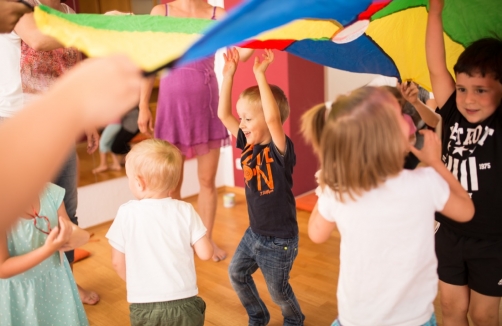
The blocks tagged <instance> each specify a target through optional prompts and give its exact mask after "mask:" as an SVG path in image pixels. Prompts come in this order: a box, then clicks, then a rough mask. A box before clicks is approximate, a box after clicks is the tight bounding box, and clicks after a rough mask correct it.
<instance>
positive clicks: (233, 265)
mask: <svg viewBox="0 0 502 326" xmlns="http://www.w3.org/2000/svg"><path fill="white" fill-rule="evenodd" d="M224 59H225V66H224V68H223V82H222V89H221V96H220V102H219V106H218V117H219V118H220V119H221V121H222V122H223V124H224V125H225V127H226V128H227V129H228V130H229V131H230V132H231V133H232V135H233V136H234V137H236V138H237V147H238V148H240V149H242V154H241V164H242V168H243V170H244V178H245V181H246V199H247V202H248V212H249V220H250V228H248V229H247V231H246V233H245V234H244V237H243V238H242V240H241V242H240V244H239V246H238V247H237V250H236V252H235V255H234V257H233V258H232V261H231V262H230V266H229V274H230V281H231V283H232V286H233V287H234V289H235V291H236V292H237V295H238V296H239V299H240V300H241V302H242V304H243V305H244V307H245V308H246V311H247V313H248V315H249V325H266V324H267V323H268V322H269V320H270V314H269V312H268V310H267V308H266V306H265V304H264V303H263V301H262V300H261V299H260V296H259V294H258V292H257V291H256V287H255V284H254V281H253V278H252V276H251V275H252V274H253V273H254V272H255V271H256V270H257V269H258V268H260V269H261V271H262V273H263V276H264V277H265V282H266V283H267V287H268V289H269V292H270V295H271V297H272V300H274V302H275V303H277V304H278V305H279V306H280V307H281V311H282V315H283V316H284V325H303V321H304V319H305V316H304V315H303V314H302V311H301V309H300V305H299V304H298V301H297V300H296V297H295V295H294V293H293V290H292V288H291V286H290V284H289V273H290V271H291V268H292V267H293V262H294V261H295V258H296V256H297V255H298V223H297V221H296V207H295V198H294V196H293V193H292V191H291V187H292V185H293V184H292V183H293V180H292V173H293V167H294V165H295V163H296V157H295V152H294V147H293V143H292V142H291V140H290V139H289V137H287V136H286V135H285V133H284V130H283V129H282V123H283V122H284V121H285V120H286V119H287V117H288V115H289V105H288V102H287V100H286V97H285V95H284V92H283V91H282V90H281V89H280V88H279V87H277V86H272V87H271V86H269V85H268V83H267V80H266V78H265V71H266V69H267V67H268V65H269V64H270V63H271V62H272V61H273V59H274V56H273V53H272V51H269V50H265V54H264V57H263V61H262V62H260V60H259V59H258V58H256V59H255V62H254V66H253V71H254V74H255V77H256V81H257V82H258V86H257V87H256V86H255V87H251V88H248V89H246V90H245V91H244V92H243V93H242V94H241V96H240V98H239V101H238V102H237V113H238V115H239V117H240V120H241V121H240V123H239V121H238V120H237V119H236V118H235V117H234V116H233V115H232V111H231V92H232V82H233V76H234V74H235V70H236V68H237V63H238V61H239V53H238V52H237V50H236V49H235V48H234V49H229V50H227V54H224ZM258 252H259V253H260V254H259V255H258V254H257V253H258Z"/></svg>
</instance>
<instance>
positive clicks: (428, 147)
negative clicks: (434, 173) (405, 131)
mask: <svg viewBox="0 0 502 326" xmlns="http://www.w3.org/2000/svg"><path fill="white" fill-rule="evenodd" d="M419 132H420V133H421V134H422V135H423V136H424V146H423V147H422V149H417V148H415V147H413V146H411V147H410V150H411V152H412V153H413V154H415V156H416V157H417V158H418V159H419V160H420V161H421V162H423V163H425V164H427V165H429V166H433V165H435V164H438V163H439V164H443V163H442V162H441V141H440V140H439V137H438V136H437V135H436V133H434V131H432V130H420V131H419Z"/></svg>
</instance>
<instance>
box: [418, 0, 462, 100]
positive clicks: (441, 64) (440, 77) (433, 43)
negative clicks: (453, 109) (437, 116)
mask: <svg viewBox="0 0 502 326" xmlns="http://www.w3.org/2000/svg"><path fill="white" fill-rule="evenodd" d="M443 6H444V3H443V0H430V1H429V15H428V16H427V29H426V34H425V55H426V58H427V66H428V68H429V74H430V78H431V84H432V92H433V93H434V98H435V99H436V102H437V105H438V106H439V108H442V107H443V105H445V103H446V101H447V100H448V98H449V97H450V96H451V94H452V93H453V92H454V91H455V81H454V80H453V77H452V76H451V75H450V72H449V71H448V68H447V66H446V52H445V48H444V37H443V19H442V16H441V15H442V12H443Z"/></svg>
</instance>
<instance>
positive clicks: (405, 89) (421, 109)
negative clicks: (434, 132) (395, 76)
mask: <svg viewBox="0 0 502 326" xmlns="http://www.w3.org/2000/svg"><path fill="white" fill-rule="evenodd" d="M398 87H399V89H400V91H401V94H403V97H404V98H405V99H406V100H407V101H408V102H410V104H411V105H413V106H414V107H415V109H417V112H418V114H419V115H420V118H422V120H424V122H425V124H427V125H428V126H429V127H432V128H436V127H437V125H438V124H439V121H440V119H441V116H440V115H439V114H437V113H436V112H434V110H433V109H432V108H430V107H428V106H427V105H426V104H425V103H424V102H422V101H421V100H420V99H419V98H418V86H417V85H416V84H415V83H413V82H411V83H410V84H409V85H408V84H407V83H402V84H399V85H398Z"/></svg>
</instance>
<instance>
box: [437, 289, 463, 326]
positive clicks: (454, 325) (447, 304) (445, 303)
mask: <svg viewBox="0 0 502 326" xmlns="http://www.w3.org/2000/svg"><path fill="white" fill-rule="evenodd" d="M439 293H440V294H441V296H440V301H441V311H442V313H443V325H444V326H469V322H468V321H467V311H468V310H469V287H468V286H467V285H453V284H448V283H445V282H443V281H439Z"/></svg>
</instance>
